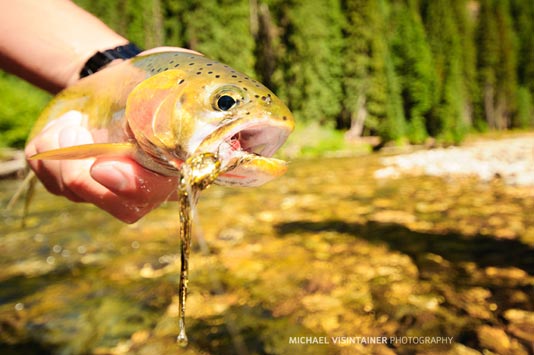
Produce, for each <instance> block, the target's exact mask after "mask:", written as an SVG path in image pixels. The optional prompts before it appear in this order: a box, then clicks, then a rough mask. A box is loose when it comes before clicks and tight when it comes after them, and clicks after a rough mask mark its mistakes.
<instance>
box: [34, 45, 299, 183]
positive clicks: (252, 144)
mask: <svg viewBox="0 0 534 355" xmlns="http://www.w3.org/2000/svg"><path fill="white" fill-rule="evenodd" d="M119 66H120V67H119ZM112 69H113V70H109V72H108V73H105V72H106V69H104V70H102V71H101V72H98V73H96V74H94V75H91V76H89V77H87V78H84V79H82V80H80V81H79V82H77V83H76V84H74V85H72V86H71V87H69V88H67V89H66V90H64V91H62V92H61V93H59V94H58V95H57V96H56V97H55V98H54V99H53V100H52V102H51V103H50V104H49V105H48V106H47V108H46V109H45V111H44V112H43V114H42V115H41V116H40V117H39V119H38V121H37V123H36V125H35V126H34V129H33V131H32V133H31V135H30V137H31V136H33V135H35V134H37V133H39V132H40V131H41V130H42V128H43V127H44V126H45V125H46V123H47V122H49V121H51V120H53V119H56V118H58V117H59V116H61V115H62V114H64V113H66V112H68V111H71V110H76V111H79V112H82V113H83V114H84V115H85V116H86V117H87V119H86V120H85V124H86V126H87V128H88V129H89V130H90V131H91V133H92V135H93V138H94V141H95V143H96V144H88V145H81V146H75V147H69V148H62V149H57V150H52V151H48V152H43V153H40V154H37V155H36V156H34V157H32V159H83V158H88V157H95V156H100V155H113V154H114V155H131V156H132V157H133V158H134V159H135V160H136V161H137V162H138V163H139V164H141V165H142V166H144V167H145V168H147V169H149V170H152V171H154V172H157V173H160V174H162V175H166V176H178V175H180V171H181V170H180V167H181V165H182V163H183V162H184V161H185V160H187V158H189V157H191V156H193V155H197V154H202V153H213V154H216V155H217V156H218V158H219V160H220V162H221V168H222V170H224V171H225V173H223V174H221V175H220V176H219V177H218V178H217V179H216V181H215V183H217V184H220V185H227V186H259V185H262V184H263V183H265V182H267V181H269V180H271V179H273V178H275V177H277V176H280V175H281V174H283V173H284V172H285V170H286V164H285V162H284V161H281V160H278V159H273V158H271V157H272V155H273V154H274V153H275V152H276V151H277V149H278V148H279V147H280V146H281V145H282V144H283V143H284V142H285V140H286V139H287V137H288V135H289V134H290V132H291V131H292V130H293V128H294V120H293V116H292V114H291V112H290V111H289V109H288V108H287V107H286V105H285V104H284V103H283V102H282V101H281V100H280V99H279V98H277V97H276V96H275V95H274V94H273V93H272V92H271V91H270V90H269V89H267V88H266V87H265V86H263V85H262V84H260V83H258V82H257V81H255V80H253V79H251V78H249V77H248V76H246V75H244V74H241V73H239V72H237V71H235V70H234V69H232V68H231V67H229V66H227V65H224V64H222V63H219V62H216V61H213V60H211V59H208V58H206V57H203V56H199V55H194V54H190V53H183V52H163V53H155V54H149V55H145V56H138V57H135V58H133V59H131V60H129V61H127V62H125V63H121V64H118V65H117V66H116V67H114V68H112ZM104 75H106V76H104ZM103 78H104V79H103ZM238 161H241V164H236V162H238Z"/></svg>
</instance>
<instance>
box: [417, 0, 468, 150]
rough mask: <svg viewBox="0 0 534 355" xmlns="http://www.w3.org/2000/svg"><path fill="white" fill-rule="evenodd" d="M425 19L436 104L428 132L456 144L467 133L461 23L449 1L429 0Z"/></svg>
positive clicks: (428, 124)
mask: <svg viewBox="0 0 534 355" xmlns="http://www.w3.org/2000/svg"><path fill="white" fill-rule="evenodd" d="M424 18H425V25H426V28H427V34H428V39H429V43H430V48H431V51H432V55H433V58H434V68H435V69H434V70H435V77H436V89H435V96H434V104H433V107H432V109H431V111H430V115H429V117H428V119H427V127H428V130H429V133H430V134H431V135H433V136H435V137H437V138H439V139H440V140H443V141H445V142H447V143H457V142H459V141H461V140H462V138H463V136H464V134H465V133H466V127H465V121H466V120H465V119H464V117H463V108H464V106H465V102H464V96H465V95H464V89H465V85H464V83H463V77H462V72H463V70H462V55H461V53H462V51H461V49H462V48H461V43H460V35H459V32H458V24H457V22H456V17H455V16H454V11H453V9H452V7H451V4H450V1H447V0H428V1H427V2H426V4H425V9H424Z"/></svg>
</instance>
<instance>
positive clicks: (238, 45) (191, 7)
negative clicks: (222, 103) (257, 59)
mask: <svg viewBox="0 0 534 355" xmlns="http://www.w3.org/2000/svg"><path fill="white" fill-rule="evenodd" d="M248 5H249V3H248V0H238V1H234V0H192V1H188V2H187V7H186V8H185V9H183V14H182V19H183V23H184V25H185V39H186V44H187V47H189V48H191V49H194V50H197V51H199V52H201V53H203V54H205V55H207V56H209V57H212V58H214V59H217V60H220V61H222V62H225V63H228V64H230V65H231V66H232V67H234V68H236V69H237V70H240V71H242V72H245V73H247V74H248V75H254V41H253V37H252V34H251V32H250V22H249V6H248Z"/></svg>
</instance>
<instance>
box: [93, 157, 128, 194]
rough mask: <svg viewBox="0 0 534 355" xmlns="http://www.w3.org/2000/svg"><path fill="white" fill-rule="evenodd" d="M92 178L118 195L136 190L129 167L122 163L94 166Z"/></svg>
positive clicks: (106, 163)
mask: <svg viewBox="0 0 534 355" xmlns="http://www.w3.org/2000/svg"><path fill="white" fill-rule="evenodd" d="M91 176H92V177H93V179H95V180H96V181H97V182H98V183H100V184H102V185H104V186H105V187H107V188H108V189H110V190H111V191H113V192H116V193H125V192H131V191H133V190H135V182H133V180H132V174H131V173H130V171H129V168H128V167H127V166H124V165H123V164H121V163H120V162H116V161H109V162H103V163H99V164H95V165H93V167H92V168H91Z"/></svg>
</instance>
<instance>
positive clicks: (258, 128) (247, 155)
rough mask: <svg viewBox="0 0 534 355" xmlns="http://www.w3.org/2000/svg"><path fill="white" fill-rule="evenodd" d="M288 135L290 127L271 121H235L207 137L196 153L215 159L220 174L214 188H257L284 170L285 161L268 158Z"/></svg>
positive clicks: (285, 166) (285, 168) (285, 167)
mask: <svg viewBox="0 0 534 355" xmlns="http://www.w3.org/2000/svg"><path fill="white" fill-rule="evenodd" d="M290 132H291V128H290V127H287V126H284V125H281V124H277V123H273V121H272V120H251V121H248V122H239V121H235V122H232V123H230V124H227V125H225V126H222V127H220V128H218V129H216V130H215V131H213V132H212V133H211V134H209V135H208V136H207V137H206V138H205V139H204V140H203V141H202V142H201V144H200V145H199V147H198V148H197V149H196V152H198V153H201V152H213V153H215V154H217V156H218V157H219V160H220V162H221V170H222V171H223V173H222V174H221V175H220V176H219V177H218V178H217V180H216V181H215V182H216V183H217V184H219V185H227V186H259V185H262V184H264V183H266V182H268V181H270V180H272V179H274V178H276V177H278V176H280V175H282V174H284V173H285V171H286V170H287V163H286V162H285V161H283V160H280V159H275V158H272V156H273V155H274V153H276V151H277V150H278V149H279V148H280V146H281V145H282V144H284V142H285V141H286V139H287V137H288V136H289V133H290ZM221 138H222V139H221Z"/></svg>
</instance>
